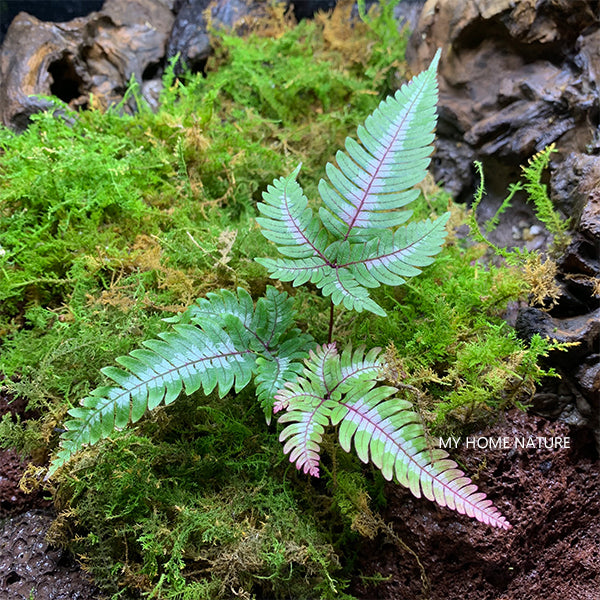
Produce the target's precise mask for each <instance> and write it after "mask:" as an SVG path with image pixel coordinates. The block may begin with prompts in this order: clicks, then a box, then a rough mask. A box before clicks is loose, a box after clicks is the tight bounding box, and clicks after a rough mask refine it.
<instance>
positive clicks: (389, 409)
mask: <svg viewBox="0 0 600 600" xmlns="http://www.w3.org/2000/svg"><path fill="white" fill-rule="evenodd" d="M438 60H439V52H438V53H437V54H436V56H435V58H434V60H433V61H432V63H431V66H430V67H429V69H427V71H425V72H423V73H421V74H420V75H418V76H417V77H415V78H414V79H413V80H412V81H411V82H410V83H408V84H406V85H404V86H402V88H401V89H400V90H398V92H396V94H395V95H394V96H393V97H391V98H388V99H387V100H384V101H383V102H381V104H380V105H379V107H378V108H377V109H376V110H375V111H374V112H373V113H372V114H371V115H370V116H369V117H367V119H366V121H365V124H364V126H361V127H359V128H358V138H359V140H360V142H357V141H355V140H352V139H351V138H348V139H346V144H345V145H346V152H342V151H340V152H338V153H337V155H336V162H337V165H333V164H328V165H327V167H326V173H327V176H328V181H327V180H324V179H323V180H321V182H320V183H319V186H318V189H319V193H320V195H321V199H322V202H323V205H322V206H321V207H320V208H319V210H318V212H316V213H315V212H313V210H312V209H311V208H310V206H309V200H308V198H307V197H306V196H305V194H304V192H303V190H302V188H301V187H300V185H299V183H298V182H297V180H296V179H297V177H298V174H299V172H300V165H298V166H297V167H296V169H294V170H293V171H292V173H291V174H290V175H288V176H287V177H282V178H280V179H276V180H275V181H274V182H273V185H271V186H269V187H268V189H267V191H266V192H265V193H264V194H263V200H264V202H261V203H259V205H258V209H259V211H260V213H261V216H259V217H258V218H257V221H258V224H259V225H260V226H261V228H262V233H263V234H264V236H265V237H266V238H267V239H268V240H270V241H272V242H274V243H275V244H276V245H277V247H278V249H279V251H280V253H281V254H282V255H283V258H277V259H273V258H259V259H256V260H257V261H258V262H259V263H261V264H262V265H264V266H265V267H267V269H268V270H269V272H270V273H271V276H272V277H274V278H276V279H280V280H281V281H291V282H292V283H293V285H294V286H298V285H301V284H303V283H307V282H312V283H313V284H316V286H317V287H318V288H319V289H321V290H322V292H323V294H324V295H325V296H326V297H330V302H331V305H330V307H331V310H330V322H329V339H328V341H327V343H326V344H324V345H321V346H318V345H317V342H316V341H315V340H314V339H313V338H312V336H310V335H308V334H305V333H302V331H301V330H300V329H299V328H298V327H296V326H295V313H294V309H293V300H292V299H291V298H289V297H288V296H287V294H286V293H284V292H280V291H278V290H277V289H275V288H274V287H268V288H267V291H266V295H265V296H264V297H263V298H260V299H258V301H257V302H256V304H254V302H253V300H252V298H251V297H250V295H249V294H248V292H246V291H245V290H244V289H241V288H240V289H238V290H237V292H236V293H233V292H231V291H227V290H222V291H220V292H219V293H211V294H208V296H207V297H206V298H202V299H199V300H197V301H196V303H195V304H194V305H193V306H191V307H190V308H189V309H188V310H187V311H186V312H185V313H184V314H183V315H180V316H178V317H173V318H170V319H167V321H169V322H171V324H172V330H171V331H169V332H166V333H163V334H161V335H160V336H159V338H160V339H158V340H148V341H146V342H144V348H142V349H138V350H133V351H132V352H131V353H130V354H129V355H128V356H124V357H121V358H118V359H117V362H118V363H119V364H120V367H107V368H105V369H103V372H104V374H105V375H106V376H107V377H108V378H109V379H111V380H112V381H113V382H114V384H113V385H109V386H103V387H100V388H98V389H96V390H94V391H93V392H92V393H91V394H90V395H89V396H88V397H86V398H84V399H83V400H82V402H81V406H79V407H77V408H73V409H71V410H70V411H69V415H70V416H71V419H70V420H69V421H67V423H66V424H65V427H66V432H65V433H64V434H63V436H62V440H61V447H60V449H59V451H58V453H57V455H56V457H55V458H54V461H53V463H52V465H51V468H50V474H52V473H53V472H54V471H55V470H56V469H57V468H59V467H60V466H62V465H64V464H65V463H66V462H67V461H68V460H69V459H70V458H71V457H72V456H73V454H74V453H75V452H77V451H78V450H79V449H80V448H82V447H83V446H84V445H86V444H94V443H96V442H97V441H98V440H100V439H102V438H105V437H108V436H109V435H111V433H112V432H113V431H114V430H116V429H120V428H123V427H125V426H126V425H127V424H128V423H130V422H135V421H137V420H139V419H140V418H141V417H142V415H143V414H144V413H145V412H146V411H147V410H152V409H153V408H156V407H157V406H158V405H159V404H160V403H162V402H164V403H165V404H169V403H171V402H173V401H174V400H175V399H176V398H177V397H178V396H179V395H180V393H181V392H182V391H183V392H185V393H186V394H188V395H189V394H192V393H194V392H196V391H198V390H200V389H202V391H203V393H204V394H210V393H211V392H213V391H214V390H215V389H216V390H218V393H219V395H220V396H224V395H226V394H228V393H230V392H231V390H232V389H233V390H234V391H235V392H239V391H240V390H241V389H242V388H244V387H245V386H247V385H248V384H250V383H251V382H253V383H254V386H255V389H256V396H257V400H258V401H259V403H260V405H261V407H262V409H263V410H264V411H265V415H266V417H267V422H270V416H271V414H272V413H273V412H275V413H280V414H279V423H280V424H281V425H283V429H282V431H281V435H280V440H281V441H282V442H283V443H284V448H283V450H284V452H285V453H286V454H289V457H290V460H291V461H292V462H293V463H294V464H295V465H296V467H297V468H298V469H300V470H302V471H303V472H304V473H306V474H310V475H313V476H318V475H319V464H320V460H321V442H322V437H323V434H324V433H325V430H326V429H327V428H329V427H337V431H338V437H339V443H340V445H341V447H342V448H343V449H344V450H345V451H347V452H350V451H351V450H352V448H354V449H355V451H356V454H357V455H358V457H359V458H360V460H361V461H363V462H365V463H367V462H371V463H373V464H374V465H375V466H376V467H377V468H378V469H380V470H381V472H382V474H383V476H384V477H385V478H386V479H387V480H395V481H397V482H398V483H400V484H402V485H404V486H406V487H408V488H409V489H410V490H411V492H412V493H413V494H414V495H415V496H417V497H420V496H421V495H423V496H425V497H426V498H428V499H430V500H432V501H434V502H437V503H438V504H439V505H440V506H445V507H448V508H451V509H454V510H456V511H458V512H460V513H465V514H467V515H469V516H470V517H474V518H476V519H478V520H480V521H482V522H483V523H486V524H489V525H492V526H495V527H500V528H504V529H509V528H510V524H509V523H508V521H507V520H506V519H505V518H504V517H503V516H502V515H501V514H500V513H499V511H498V510H497V509H496V508H495V507H494V506H493V505H492V503H491V501H490V500H488V499H486V497H485V494H483V493H481V492H478V491H477V487H476V486H475V485H473V484H472V482H471V480H470V479H469V478H468V477H466V476H465V475H464V473H463V472H462V471H460V470H459V469H458V468H457V465H456V463H455V462H454V461H452V460H450V459H449V458H448V455H447V454H446V452H444V451H443V450H440V449H437V448H430V446H429V444H428V442H427V438H426V436H425V432H424V430H423V427H422V425H421V421H420V416H419V414H418V413H417V412H416V411H415V410H414V409H413V407H412V405H411V403H410V402H409V401H407V400H405V399H401V398H399V397H398V396H397V392H398V390H397V389H396V388H395V387H391V386H389V385H384V384H382V382H381V381H380V379H381V376H380V374H381V370H382V367H383V364H382V361H381V358H380V350H379V349H378V348H374V349H371V350H368V351H366V350H365V348H364V347H360V348H357V349H355V350H353V349H352V346H351V345H350V344H348V345H347V346H346V347H345V348H344V349H343V350H342V352H341V354H339V353H338V349H337V345H336V343H334V342H332V340H331V334H332V323H333V306H334V305H339V304H343V305H344V306H345V307H346V308H347V309H349V310H356V311H357V312H361V311H363V310H366V311H370V312H372V313H374V314H376V315H380V316H382V317H385V315H386V313H385V310H384V309H383V308H382V307H381V306H380V305H379V304H377V303H376V302H375V301H374V300H373V299H372V298H371V297H370V294H369V290H370V289H371V288H376V287H378V286H380V285H390V286H397V285H400V284H402V283H404V282H405V281H406V280H407V279H408V278H410V277H413V276H415V275H418V274H419V273H420V270H421V268H423V267H425V266H427V265H429V264H430V263H431V262H432V261H433V257H434V256H435V255H436V254H438V253H439V251H440V250H441V247H442V244H443V242H444V239H445V236H446V230H445V224H446V222H447V220H448V216H449V215H448V214H445V215H443V216H441V217H438V218H437V219H435V220H430V219H427V220H425V221H421V222H408V219H409V218H410V216H411V212H410V211H408V210H402V209H403V208H404V207H405V206H407V205H408V204H409V203H410V202H411V201H413V200H415V198H416V197H417V196H418V191H417V190H415V189H413V186H414V185H416V184H417V183H419V182H420V181H422V179H423V178H424V177H425V174H426V170H427V167H428V165H429V160H430V159H429V155H430V153H431V152H432V145H431V144H432V142H433V131H434V129H435V125H436V114H435V106H436V102H437V83H436V66H437V63H438Z"/></svg>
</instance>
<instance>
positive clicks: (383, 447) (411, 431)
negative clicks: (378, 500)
mask: <svg viewBox="0 0 600 600" xmlns="http://www.w3.org/2000/svg"><path fill="white" fill-rule="evenodd" d="M379 353H380V350H379V349H374V350H372V351H370V352H369V353H368V354H367V355H366V356H364V349H363V348H359V349H358V350H356V351H355V352H354V353H353V352H352V350H351V348H347V349H346V350H345V351H344V352H343V353H342V355H341V357H340V356H339V355H338V353H337V351H336V347H335V344H329V345H326V346H322V347H320V348H317V350H316V351H314V352H311V354H310V357H309V359H307V361H306V364H307V367H306V369H305V370H304V375H305V377H299V378H298V379H297V381H295V382H293V383H288V384H286V387H285V388H284V389H283V390H281V391H280V392H279V393H278V394H277V396H276V400H277V401H276V404H275V409H276V410H277V411H279V410H283V409H286V411H287V412H285V413H284V414H283V415H282V416H281V417H280V418H279V422H280V423H282V424H286V426H285V428H284V429H283V431H282V432H281V435H280V440H281V441H285V445H284V452H285V453H286V454H287V453H289V454H290V461H291V462H294V463H295V464H296V467H297V468H298V469H302V470H303V471H304V472H305V473H309V474H311V475H314V476H318V475H319V461H320V444H321V441H322V437H323V434H324V432H325V429H326V427H327V426H329V425H331V426H337V425H339V434H338V435H339V440H340V445H341V446H342V448H343V449H344V450H345V451H346V452H350V451H351V449H352V446H353V445H354V448H355V449H356V453H357V455H358V457H359V458H360V459H361V460H362V461H363V462H365V463H367V462H369V461H371V462H372V463H373V464H374V465H375V466H376V467H377V468H378V469H380V470H381V472H382V474H383V476H384V477H385V478H386V479H387V480H392V479H395V480H396V481H398V482H399V483H401V484H402V485H404V486H406V487H408V488H409V489H410V491H411V492H412V493H413V494H414V495H415V496H416V497H418V498H420V497H421V496H422V495H423V496H425V497H426V498H428V499H429V500H432V501H434V502H436V503H437V504H439V505H440V506H446V507H448V508H451V509H453V510H456V511H458V512H460V513H464V514H467V515H469V516H470V517H474V518H476V519H478V520H479V521H481V522H483V523H486V524H488V525H492V526H495V527H501V528H504V529H509V528H510V524H509V523H508V521H506V519H505V518H504V517H503V516H502V515H501V514H500V512H499V511H498V509H497V508H495V507H494V506H493V504H492V502H491V501H490V500H488V499H487V498H486V496H485V494H483V493H481V492H479V491H478V490H477V487H476V486H475V485H473V484H472V482H471V480H470V479H469V478H468V477H466V476H465V475H464V473H463V472H462V471H460V470H459V469H458V468H457V465H456V463H455V462H454V461H452V460H450V459H449V458H448V454H447V453H446V452H445V451H443V450H441V449H436V448H434V449H432V448H429V446H428V443H427V439H426V436H425V431H424V429H423V426H422V425H421V422H420V417H419V415H418V414H417V413H416V412H415V411H414V410H413V409H412V405H411V403H410V402H408V401H407V400H402V399H399V398H397V397H396V396H395V394H396V392H397V391H398V390H397V389H396V388H394V387H390V386H382V385H378V384H377V379H378V377H379V373H380V369H381V366H382V365H381V362H380V360H379V358H378V357H379Z"/></svg>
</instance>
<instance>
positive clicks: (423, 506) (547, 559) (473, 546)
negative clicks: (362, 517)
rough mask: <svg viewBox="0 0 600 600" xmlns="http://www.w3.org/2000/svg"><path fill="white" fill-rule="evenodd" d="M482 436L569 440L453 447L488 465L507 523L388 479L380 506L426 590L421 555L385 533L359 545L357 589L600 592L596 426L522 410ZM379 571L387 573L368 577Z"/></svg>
mask: <svg viewBox="0 0 600 600" xmlns="http://www.w3.org/2000/svg"><path fill="white" fill-rule="evenodd" d="M478 436H485V437H489V438H493V439H495V438H497V437H498V436H509V437H510V438H511V439H512V438H514V437H518V438H523V437H524V438H526V439H527V438H528V437H529V436H536V437H537V436H540V437H547V438H550V437H557V436H569V437H570V444H571V448H569V449H565V448H563V449H537V448H536V449H534V448H530V449H524V448H518V449H514V448H511V449H507V450H500V449H493V450H492V449H490V448H487V449H467V448H466V447H465V445H464V444H463V445H461V446H459V449H458V451H453V452H452V454H453V457H454V458H456V459H457V460H458V461H459V462H460V463H461V464H462V465H463V466H464V467H465V470H466V471H467V472H468V473H471V474H472V473H477V471H478V467H480V466H481V467H482V468H481V474H480V477H479V479H478V480H477V483H478V485H479V486H480V487H481V488H482V489H483V490H484V491H486V492H487V494H488V496H489V497H490V498H491V499H492V500H493V501H494V503H495V504H496V506H498V508H499V509H500V510H501V511H502V512H503V513H504V515H505V516H506V517H507V518H508V520H509V521H510V522H511V523H512V525H513V529H512V530H511V531H508V532H505V531H499V530H495V529H490V528H489V527H486V526H484V525H481V524H479V523H477V522H476V521H472V520H470V519H469V518H467V517H465V516H462V515H459V516H457V515H456V513H454V512H451V511H449V510H444V509H439V508H437V507H436V505H434V504H433V503H431V502H429V501H427V500H419V499H416V498H413V497H412V496H411V495H410V493H409V492H408V491H406V490H404V489H399V488H398V487H397V486H392V485H390V486H389V487H388V489H387V497H388V506H387V508H386V509H385V512H384V515H383V516H384V518H385V519H386V520H387V521H388V522H389V523H390V524H391V525H392V526H393V529H394V532H395V534H397V535H398V536H399V537H400V538H401V539H402V540H403V541H404V542H405V543H406V544H407V545H408V546H409V547H411V548H412V549H413V550H414V551H415V552H416V554H417V555H418V556H419V559H420V561H421V563H422V565H423V567H424V569H425V572H426V574H427V577H428V579H429V582H430V586H429V590H423V589H422V585H421V579H420V570H419V568H418V565H417V563H416V559H415V558H414V557H413V556H411V555H410V554H409V553H407V552H400V551H399V550H398V549H397V547H396V546H395V545H394V544H393V541H392V540H389V539H385V537H384V536H380V537H378V538H376V539H374V540H373V541H371V542H369V543H366V544H365V545H364V547H363V549H362V552H361V555H362V559H361V560H360V564H359V565H357V569H356V571H357V573H358V572H359V573H361V575H362V578H357V579H356V581H355V582H354V593H355V594H356V595H358V596H359V597H360V598H362V599H365V600H366V599H371V598H372V599H377V600H388V599H389V600H391V599H394V600H397V599H399V598H402V599H411V600H412V599H417V598H418V599H421V598H427V599H428V600H459V599H460V600H462V599H463V598H464V599H469V600H599V599H600V464H599V462H598V459H597V456H596V453H595V446H594V443H593V440H592V438H591V436H590V435H588V434H586V433H585V432H583V431H574V430H572V429H570V428H569V427H568V426H567V425H565V424H562V423H558V422H549V421H547V420H545V419H542V418H540V417H536V416H533V415H527V414H524V413H522V412H520V411H516V410H513V411H511V412H509V413H508V414H507V415H506V417H505V419H504V420H503V421H502V422H500V423H498V424H497V425H495V426H494V427H490V428H489V429H487V430H485V431H483V432H480V433H479V434H477V435H476V436H475V437H478ZM481 461H483V463H482V462H481ZM379 576H382V577H384V578H385V579H386V580H385V581H384V582H382V583H379V584H378V585H372V584H371V585H368V584H367V583H366V582H368V581H369V580H368V579H365V577H379ZM370 581H372V580H370Z"/></svg>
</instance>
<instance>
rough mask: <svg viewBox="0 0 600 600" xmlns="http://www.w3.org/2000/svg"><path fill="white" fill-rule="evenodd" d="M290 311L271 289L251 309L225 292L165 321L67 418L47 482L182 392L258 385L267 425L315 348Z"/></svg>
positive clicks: (248, 301)
mask: <svg viewBox="0 0 600 600" xmlns="http://www.w3.org/2000/svg"><path fill="white" fill-rule="evenodd" d="M292 303H293V301H292V300H291V299H290V298H288V296H287V294H286V293H285V292H279V291H277V290H276V289H275V288H273V287H269V288H268V289H267V292H266V295H265V297H263V298H260V299H259V300H258V301H257V303H256V306H254V303H253V302H252V298H251V297H250V295H249V294H248V292H246V291H245V290H243V289H238V290H237V293H236V294H234V293H233V292H231V291H228V290H222V291H221V292H219V293H212V294H209V295H208V297H207V298H202V299H199V300H198V301H197V302H196V303H195V304H194V305H193V306H192V307H190V308H189V309H188V310H187V311H186V313H184V315H182V316H179V317H175V318H171V319H169V321H171V322H172V323H173V326H172V329H171V330H170V331H168V332H164V333H161V334H159V338H158V339H154V340H147V341H145V342H143V346H144V347H143V348H138V349H136V350H133V351H131V352H130V353H129V354H128V355H127V356H121V357H119V358H117V360H116V362H117V363H118V364H119V365H120V366H119V367H114V366H110V367H105V368H104V369H102V373H103V374H104V375H105V376H106V377H107V378H108V379H110V380H112V382H113V384H112V385H108V386H102V387H100V388H97V389H96V390H94V391H93V392H92V393H91V394H90V395H89V396H87V397H86V398H84V399H83V400H82V401H81V403H80V406H77V407H75V408H72V409H71V410H70V411H69V416H70V417H71V418H70V420H68V421H67V422H66V423H65V428H66V431H65V433H63V435H62V439H61V444H60V449H59V451H58V453H57V455H56V458H55V459H54V461H53V462H52V465H51V467H50V475H51V474H52V473H54V472H55V471H56V469H57V468H59V467H60V466H62V465H63V464H64V463H65V462H67V461H68V460H69V459H70V458H71V457H72V455H73V454H74V453H75V452H77V451H78V450H80V449H81V448H82V447H83V446H85V445H88V444H95V443H97V442H98V441H99V440H100V439H103V438H106V437H108V436H110V435H111V434H112V433H113V432H114V431H115V430H118V429H122V428H124V427H125V426H127V425H128V424H129V423H135V422H136V421H138V420H139V419H140V418H141V417H142V416H143V415H144V414H145V413H146V411H148V410H153V409H154V408H156V407H157V406H158V405H159V404H161V403H164V404H170V403H171V402H173V401H175V400H176V399H177V398H178V397H179V395H180V394H181V393H182V392H184V393H185V394H187V395H190V394H193V393H194V392H196V391H198V390H202V392H203V393H204V394H205V395H208V394H211V393H212V392H213V391H215V390H216V391H217V392H218V394H219V396H221V397H222V396H224V395H225V394H227V393H229V392H230V391H231V390H232V389H234V390H235V392H239V391H240V390H242V389H243V388H244V387H246V386H247V385H248V384H249V383H250V382H251V381H252V380H253V379H255V383H256V385H257V396H258V400H259V402H260V403H261V405H262V407H263V409H264V411H265V414H266V415H268V418H270V415H271V413H272V407H273V402H274V396H275V393H276V391H277V389H279V388H280V387H282V386H283V385H284V384H285V383H286V382H288V381H290V380H293V379H295V378H296V377H297V374H298V373H299V372H300V370H301V369H302V362H301V361H302V360H303V359H304V358H306V356H307V354H308V349H309V348H310V347H311V346H312V344H313V341H312V338H311V337H310V336H308V335H307V334H303V333H301V332H300V331H299V330H298V329H297V328H296V327H293V323H294V311H293V308H292Z"/></svg>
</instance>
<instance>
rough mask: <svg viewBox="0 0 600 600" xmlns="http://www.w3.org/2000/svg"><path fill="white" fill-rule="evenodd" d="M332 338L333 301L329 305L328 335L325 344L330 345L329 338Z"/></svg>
mask: <svg viewBox="0 0 600 600" xmlns="http://www.w3.org/2000/svg"><path fill="white" fill-rule="evenodd" d="M332 337H333V300H331V301H330V304H329V334H328V335H327V343H328V344H331V338H332Z"/></svg>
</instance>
